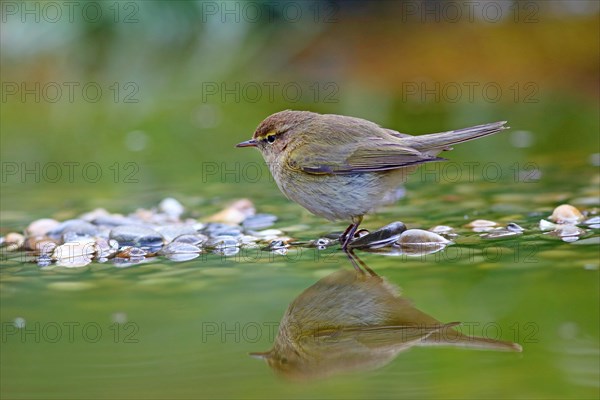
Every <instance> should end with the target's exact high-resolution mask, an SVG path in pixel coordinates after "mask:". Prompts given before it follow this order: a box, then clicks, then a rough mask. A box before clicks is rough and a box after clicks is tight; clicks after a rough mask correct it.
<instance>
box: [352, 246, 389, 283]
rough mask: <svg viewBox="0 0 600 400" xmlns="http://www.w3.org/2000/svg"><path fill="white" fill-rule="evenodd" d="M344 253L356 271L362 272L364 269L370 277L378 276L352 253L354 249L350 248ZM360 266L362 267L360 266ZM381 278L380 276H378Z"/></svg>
mask: <svg viewBox="0 0 600 400" xmlns="http://www.w3.org/2000/svg"><path fill="white" fill-rule="evenodd" d="M346 255H347V256H348V258H349V259H350V262H351V263H352V266H353V267H354V269H355V270H356V271H357V272H360V273H361V274H364V273H365V271H366V272H368V273H369V275H371V276H372V277H375V278H379V275H377V274H376V273H375V271H373V270H372V269H371V268H369V266H368V265H367V264H365V262H364V261H363V260H361V259H360V258H359V257H358V256H357V255H356V254H354V250H352V249H350V250H348V251H347V252H346ZM361 267H362V268H361ZM379 279H381V278H379Z"/></svg>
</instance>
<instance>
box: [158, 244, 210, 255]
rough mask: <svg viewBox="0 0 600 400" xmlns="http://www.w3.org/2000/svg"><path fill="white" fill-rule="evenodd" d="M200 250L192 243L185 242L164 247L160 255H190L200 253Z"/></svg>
mask: <svg viewBox="0 0 600 400" xmlns="http://www.w3.org/2000/svg"><path fill="white" fill-rule="evenodd" d="M200 251H201V250H200V248H199V247H197V246H194V245H193V244H190V243H184V242H172V243H169V244H167V245H166V246H164V247H163V248H162V249H160V251H159V252H158V254H160V255H172V254H189V253H200Z"/></svg>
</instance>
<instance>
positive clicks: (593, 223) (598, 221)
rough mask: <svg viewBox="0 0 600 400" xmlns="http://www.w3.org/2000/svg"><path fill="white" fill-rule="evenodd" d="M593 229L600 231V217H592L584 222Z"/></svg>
mask: <svg viewBox="0 0 600 400" xmlns="http://www.w3.org/2000/svg"><path fill="white" fill-rule="evenodd" d="M583 223H584V224H585V225H587V226H589V227H590V228H592V229H600V217H592V218H590V219H587V220H585V221H584V222H583Z"/></svg>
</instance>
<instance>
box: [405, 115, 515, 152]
mask: <svg viewBox="0 0 600 400" xmlns="http://www.w3.org/2000/svg"><path fill="white" fill-rule="evenodd" d="M505 124H506V121H499V122H492V123H490V124H484V125H477V126H472V127H469V128H463V129H457V130H455V131H447V132H441V133H431V134H428V135H420V136H409V137H403V138H402V142H403V144H405V145H406V146H408V147H412V148H413V149H417V150H419V151H421V152H426V151H428V150H438V151H442V150H451V149H452V148H451V146H452V145H455V144H458V143H462V142H467V141H469V140H474V139H479V138H480V137H484V136H489V135H493V134H495V133H498V132H500V131H503V130H505V129H508V127H507V126H505Z"/></svg>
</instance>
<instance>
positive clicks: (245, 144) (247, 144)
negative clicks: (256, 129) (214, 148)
mask: <svg viewBox="0 0 600 400" xmlns="http://www.w3.org/2000/svg"><path fill="white" fill-rule="evenodd" d="M257 145H258V142H257V141H256V139H250V140H246V141H245V142H242V143H238V144H236V145H235V147H256V146H257Z"/></svg>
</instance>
